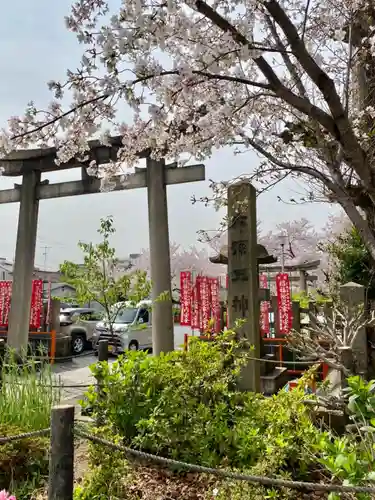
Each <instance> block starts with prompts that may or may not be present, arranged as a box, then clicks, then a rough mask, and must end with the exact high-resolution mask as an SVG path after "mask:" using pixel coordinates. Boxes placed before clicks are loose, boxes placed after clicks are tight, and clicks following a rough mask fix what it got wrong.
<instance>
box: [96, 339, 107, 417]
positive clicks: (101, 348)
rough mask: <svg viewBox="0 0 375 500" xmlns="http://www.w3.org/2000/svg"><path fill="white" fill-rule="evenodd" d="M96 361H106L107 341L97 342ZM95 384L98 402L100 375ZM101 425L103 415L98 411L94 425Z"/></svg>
mask: <svg viewBox="0 0 375 500" xmlns="http://www.w3.org/2000/svg"><path fill="white" fill-rule="evenodd" d="M98 361H99V363H100V362H104V361H108V340H99V345H98ZM96 382H97V387H96V391H97V394H98V400H99V401H100V400H101V399H103V392H102V378H101V376H100V375H99V376H98V377H97V379H96ZM103 423H104V422H103V415H102V414H101V412H100V411H99V412H98V415H97V419H96V424H97V425H98V426H101V425H103Z"/></svg>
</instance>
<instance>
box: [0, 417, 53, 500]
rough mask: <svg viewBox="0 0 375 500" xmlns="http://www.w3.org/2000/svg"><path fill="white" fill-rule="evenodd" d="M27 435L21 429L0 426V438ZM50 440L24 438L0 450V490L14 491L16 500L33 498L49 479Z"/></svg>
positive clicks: (5, 445)
mask: <svg viewBox="0 0 375 500" xmlns="http://www.w3.org/2000/svg"><path fill="white" fill-rule="evenodd" d="M22 432H24V429H20V428H19V427H15V426H9V425H4V424H0V436H13V435H16V434H19V433H22ZM48 447H49V438H44V437H39V438H32V439H31V438H30V439H22V440H21V441H12V442H10V443H6V444H2V445H1V448H0V451H1V453H0V491H1V490H3V489H5V490H6V491H11V492H12V494H14V495H15V496H16V498H17V500H23V499H28V498H30V495H31V493H32V492H33V491H35V490H36V489H39V488H41V487H43V486H44V484H45V481H46V480H47V478H48Z"/></svg>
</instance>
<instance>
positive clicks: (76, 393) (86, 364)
mask: <svg viewBox="0 0 375 500" xmlns="http://www.w3.org/2000/svg"><path fill="white" fill-rule="evenodd" d="M174 333H175V349H181V347H182V345H183V342H184V334H185V333H187V329H186V328H185V327H181V326H175V330H174ZM115 359H116V357H114V356H113V357H110V359H109V362H110V363H112V362H113V361H114V360H115ZM97 360H98V358H97V357H96V356H94V354H93V353H92V352H87V353H84V355H81V356H78V357H76V358H74V359H72V360H68V361H64V362H61V363H56V365H55V366H54V370H53V371H54V373H55V374H56V377H57V378H58V380H59V382H60V383H61V384H62V385H63V386H65V387H66V388H65V389H64V390H63V395H62V399H63V401H64V402H66V403H74V404H76V403H77V402H78V401H79V400H80V399H81V398H82V395H83V394H84V392H85V390H86V387H84V386H87V385H90V384H92V383H94V382H95V380H94V378H93V377H92V375H91V371H90V365H92V364H93V363H96V362H97ZM67 386H79V387H67Z"/></svg>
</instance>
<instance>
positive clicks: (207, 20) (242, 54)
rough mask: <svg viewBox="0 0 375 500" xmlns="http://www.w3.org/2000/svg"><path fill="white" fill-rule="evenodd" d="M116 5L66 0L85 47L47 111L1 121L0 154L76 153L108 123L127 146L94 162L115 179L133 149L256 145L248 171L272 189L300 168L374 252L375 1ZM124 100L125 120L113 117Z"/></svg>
mask: <svg viewBox="0 0 375 500" xmlns="http://www.w3.org/2000/svg"><path fill="white" fill-rule="evenodd" d="M118 4H119V6H118V8H117V10H116V9H115V10H113V11H110V7H109V2H108V1H106V0H75V1H74V2H73V5H72V9H71V13H70V15H69V16H68V17H67V18H66V23H67V27H68V28H69V30H71V31H73V32H74V33H76V34H77V37H78V40H79V41H80V43H81V44H82V46H83V56H82V61H81V64H80V66H79V68H78V69H74V70H69V71H68V73H67V78H66V80H65V81H61V82H57V81H51V82H50V83H49V87H50V89H51V91H52V92H53V93H54V100H53V101H52V102H51V104H50V106H49V108H48V109H47V110H45V111H44V112H43V110H40V109H39V108H38V107H37V106H36V105H35V104H34V103H30V105H29V106H28V108H27V110H26V113H25V116H24V117H21V118H17V117H14V118H12V119H11V120H10V122H9V128H8V129H7V130H4V131H3V134H2V140H1V148H2V151H3V153H6V152H7V151H9V150H10V149H12V148H17V147H24V146H28V145H29V144H35V143H37V144H39V145H42V146H43V145H46V144H50V143H53V144H54V145H55V146H56V147H57V148H58V149H59V153H58V161H59V162H61V163H64V162H66V161H68V160H69V159H71V158H72V157H74V156H75V157H79V158H81V159H82V158H85V153H86V152H87V140H88V138H90V137H92V136H93V135H94V134H97V133H99V132H102V133H103V134H102V136H101V140H102V142H103V143H104V144H107V143H109V132H108V131H106V130H104V129H103V124H106V126H108V129H109V130H110V131H111V133H118V134H120V135H121V137H122V143H123V148H121V150H120V151H119V153H118V163H114V164H110V165H107V166H105V167H101V172H99V174H100V175H101V176H102V178H103V189H110V188H111V185H112V184H111V176H113V175H114V174H116V173H118V171H119V164H122V163H123V162H126V163H127V165H134V164H135V163H136V161H137V158H138V155H139V154H140V153H141V152H145V151H148V152H151V154H152V155H153V156H154V157H156V158H157V157H161V156H168V157H172V158H177V159H181V158H182V156H181V155H183V154H185V153H187V154H188V155H191V157H195V158H197V159H204V158H207V157H209V156H210V155H211V154H212V152H213V151H214V150H215V149H216V148H219V147H222V146H234V147H236V148H238V151H245V150H248V149H253V150H255V151H256V152H257V153H258V154H259V155H260V156H261V157H262V159H263V160H262V162H261V163H260V166H259V167H258V168H256V170H255V171H254V172H249V174H251V176H250V178H251V179H252V180H254V181H255V182H256V181H257V182H259V183H262V182H263V183H265V184H264V186H265V187H266V188H268V186H270V185H273V184H274V183H276V182H279V181H280V180H282V179H284V178H285V177H292V178H293V177H295V178H298V179H299V181H303V182H305V184H306V187H307V194H306V200H307V201H314V200H317V199H324V200H328V201H330V202H335V203H339V204H340V205H341V207H342V208H343V210H344V211H345V213H346V214H347V216H348V217H349V218H350V220H351V222H352V223H353V224H354V225H355V226H356V228H357V229H358V231H359V232H360V234H361V236H362V238H363V240H364V241H365V242H366V244H367V245H368V247H369V249H370V252H371V255H372V257H373V258H374V259H375V220H374V219H375V215H374V214H375V175H374V167H373V165H374V162H373V152H374V127H373V122H374V117H375V106H374V99H375V92H374V90H375V80H374V74H375V57H374V56H375V7H374V5H373V2H372V1H371V0H341V1H333V0H319V1H318V0H283V1H281V0H237V1H234V0H215V1H214V0H209V1H205V0H187V1H181V0H167V1H166V2H158V1H155V0H127V1H125V0H122V1H120V0H119V2H118ZM103 68H104V70H103ZM64 98H70V99H71V103H70V105H69V106H68V107H67V108H63V104H62V103H63V99H64ZM119 103H126V105H127V106H128V107H129V108H130V109H131V110H133V112H134V119H133V121H132V122H130V121H129V122H128V123H123V122H122V121H121V116H123V114H122V113H117V111H118V109H119V107H118V105H119ZM121 111H122V112H123V109H122V110H121ZM90 171H91V172H92V173H96V172H97V170H96V168H95V165H91V170H90ZM229 175H230V171H228V176H229Z"/></svg>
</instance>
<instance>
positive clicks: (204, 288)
mask: <svg viewBox="0 0 375 500" xmlns="http://www.w3.org/2000/svg"><path fill="white" fill-rule="evenodd" d="M199 299H200V300H199V302H200V307H201V314H200V331H201V332H206V331H207V329H208V323H209V321H210V317H211V310H210V285H209V281H208V278H207V276H201V277H200V280H199Z"/></svg>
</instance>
